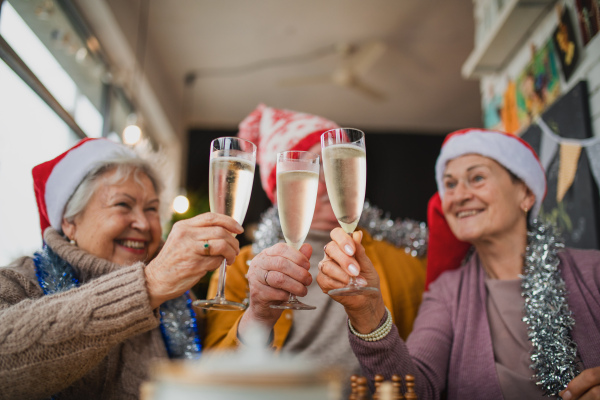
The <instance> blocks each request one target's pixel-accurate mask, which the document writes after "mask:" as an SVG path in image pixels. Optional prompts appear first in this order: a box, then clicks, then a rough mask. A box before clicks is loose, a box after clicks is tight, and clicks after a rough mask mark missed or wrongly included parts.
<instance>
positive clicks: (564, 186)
mask: <svg viewBox="0 0 600 400" xmlns="http://www.w3.org/2000/svg"><path fill="white" fill-rule="evenodd" d="M580 155H581V145H580V144H578V143H570V142H563V143H561V144H560V160H559V162H560V164H559V166H558V182H557V185H556V186H557V187H556V202H557V203H560V202H561V201H562V199H563V197H565V194H566V193H567V191H568V190H569V188H570V187H571V185H572V184H573V180H574V179H575V174H576V173H577V164H578V163H579V156H580Z"/></svg>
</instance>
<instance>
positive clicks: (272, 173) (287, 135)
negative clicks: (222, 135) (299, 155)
mask: <svg viewBox="0 0 600 400" xmlns="http://www.w3.org/2000/svg"><path fill="white" fill-rule="evenodd" d="M337 128H339V126H338V125H337V124H336V123H335V122H333V121H330V120H328V119H325V118H323V117H319V116H317V115H312V114H306V113H301V112H296V111H291V110H284V109H276V108H272V107H267V106H266V105H264V104H259V105H258V107H257V108H256V109H255V110H254V111H252V113H250V114H249V115H248V116H247V117H246V118H245V119H244V120H243V121H242V122H241V123H240V125H239V133H238V137H240V138H242V139H246V140H249V141H251V142H252V143H254V144H255V145H256V147H257V155H256V162H257V163H258V165H259V167H260V181H261V184H262V187H263V189H264V191H265V192H266V194H267V196H268V197H269V199H270V200H271V202H275V198H276V196H275V189H276V183H277V176H276V168H275V167H276V165H277V153H280V152H283V151H291V150H298V151H307V150H309V149H310V148H311V147H313V146H314V145H315V144H317V143H320V140H321V134H323V132H325V131H328V130H330V129H337Z"/></svg>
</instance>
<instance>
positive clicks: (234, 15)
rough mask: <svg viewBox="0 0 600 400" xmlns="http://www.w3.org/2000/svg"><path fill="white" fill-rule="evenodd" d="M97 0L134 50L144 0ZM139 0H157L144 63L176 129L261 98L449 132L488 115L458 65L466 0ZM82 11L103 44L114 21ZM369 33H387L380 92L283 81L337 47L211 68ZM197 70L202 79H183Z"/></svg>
mask: <svg viewBox="0 0 600 400" xmlns="http://www.w3.org/2000/svg"><path fill="white" fill-rule="evenodd" d="M102 1H103V2H104V3H106V4H107V5H108V8H107V9H108V10H110V11H111V12H112V17H113V18H114V20H115V21H116V23H117V25H118V27H119V29H121V30H122V32H123V35H124V37H125V38H126V41H127V42H128V44H129V46H130V48H132V49H135V44H136V40H137V31H138V29H137V27H138V22H139V19H140V18H139V15H140V3H139V1H140V0H102ZM144 1H149V2H150V3H149V6H150V9H149V20H148V32H147V36H148V40H147V43H148V44H147V48H146V57H145V61H144V71H145V73H146V75H147V77H148V79H149V81H150V82H151V84H152V86H153V88H154V92H155V94H156V97H157V99H158V102H159V103H160V105H161V107H163V108H164V109H165V113H166V115H167V118H168V119H169V121H170V122H171V124H173V126H174V127H175V130H176V131H186V130H187V128H189V127H195V128H229V129H230V128H234V127H236V126H237V124H238V123H239V122H240V121H241V120H242V119H243V118H244V117H245V116H246V115H247V114H248V113H249V112H250V111H252V110H253V109H254V107H255V106H256V105H257V104H258V103H260V102H264V103H266V104H267V105H271V106H274V107H280V108H288V109H293V110H298V111H304V112H310V113H316V114H320V115H323V116H325V117H328V118H330V119H333V120H335V121H336V122H338V123H339V124H341V125H345V126H353V127H358V128H362V129H367V130H368V129H371V130H377V131H394V132H434V133H444V132H448V131H450V130H453V129H457V128H462V127H467V126H480V125H481V107H480V96H479V84H478V82H476V81H465V80H464V79H463V78H462V77H461V74H460V69H461V66H462V64H463V62H464V61H465V60H466V58H467V57H468V55H469V53H470V52H471V50H472V48H473V36H474V28H473V9H472V7H473V4H472V1H471V0H437V1H434V0H368V1H367V0H301V1H300V0H252V1H249V0H221V1H216V0H144ZM79 3H80V4H83V3H87V2H86V1H79ZM83 8H85V7H83ZM83 12H84V14H86V12H87V14H88V15H87V17H88V18H89V19H90V20H92V21H93V24H92V25H93V29H94V30H95V31H100V32H99V37H100V39H101V42H102V37H103V35H102V32H101V31H102V30H104V31H105V32H104V37H106V36H107V35H108V36H110V35H109V34H110V32H109V31H111V30H114V29H115V28H116V26H113V25H110V24H107V23H106V24H105V23H104V22H103V21H106V20H107V18H99V17H98V16H96V17H95V18H94V16H93V15H89V13H90V11H89V10H87V11H86V10H85V9H84V10H83ZM103 25H106V26H103ZM371 40H378V41H382V42H384V43H385V45H386V46H387V51H386V52H385V53H384V55H383V56H382V57H381V58H380V59H379V60H378V61H377V62H376V63H375V64H374V65H373V66H372V68H371V69H370V70H369V71H368V72H367V73H366V75H365V76H363V78H364V79H363V81H364V83H365V84H368V85H369V86H371V87H373V88H376V89H377V90H379V91H381V92H383V93H384V94H385V96H386V99H385V100H384V101H376V100H373V99H372V98H370V97H367V96H365V95H364V94H362V93H360V92H359V91H356V90H353V89H349V88H347V87H340V86H336V85H333V84H315V85H306V86H300V87H286V86H282V85H281V84H280V81H281V80H283V79H286V78H295V77H302V76H309V75H316V74H324V73H330V72H332V71H333V70H334V69H335V68H336V67H337V66H339V65H340V63H341V61H342V60H341V57H340V55H339V54H335V53H333V52H332V53H331V54H329V55H326V56H323V57H321V58H319V59H316V60H312V61H306V62H298V63H296V64H292V65H282V66H272V67H265V68H263V69H259V70H255V71H247V72H246V73H241V74H237V75H229V76H214V75H213V76H210V75H206V73H207V71H208V70H207V69H210V71H208V72H212V73H213V74H214V73H215V71H217V72H220V73H224V72H226V70H227V69H228V68H233V67H241V66H244V65H249V64H252V63H256V62H260V61H262V60H268V59H273V58H286V57H298V56H302V55H304V54H308V53H310V52H313V51H315V50H318V49H322V48H325V47H328V46H330V47H331V48H333V46H335V45H336V44H344V43H351V44H358V45H360V44H362V43H365V42H368V41H371ZM103 45H104V46H105V47H107V44H106V41H105V43H103ZM108 46H110V43H108ZM190 72H195V73H196V79H195V81H194V82H193V84H192V85H189V86H187V87H186V86H185V84H184V77H185V76H186V75H187V74H189V73H190Z"/></svg>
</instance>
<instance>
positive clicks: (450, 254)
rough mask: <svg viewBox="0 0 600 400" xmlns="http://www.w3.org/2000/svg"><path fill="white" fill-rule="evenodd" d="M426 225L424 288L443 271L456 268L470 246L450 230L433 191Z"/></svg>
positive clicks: (428, 206)
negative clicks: (427, 233)
mask: <svg viewBox="0 0 600 400" xmlns="http://www.w3.org/2000/svg"><path fill="white" fill-rule="evenodd" d="M427 227H428V228H429V239H428V243H427V272H426V275H425V290H427V289H428V287H429V284H430V283H431V282H433V281H435V280H436V279H437V277H438V276H440V275H441V274H442V273H443V272H444V271H447V270H450V269H455V268H458V267H459V266H460V264H461V262H462V260H463V259H464V258H465V256H466V254H467V251H469V248H470V247H471V244H470V243H467V242H463V241H461V240H458V239H457V238H456V236H454V234H453V233H452V231H451V230H450V226H449V225H448V221H446V218H445V217H444V212H443V211H442V201H441V199H440V194H439V193H435V194H434V195H433V196H432V197H431V199H430V200H429V203H428V204H427Z"/></svg>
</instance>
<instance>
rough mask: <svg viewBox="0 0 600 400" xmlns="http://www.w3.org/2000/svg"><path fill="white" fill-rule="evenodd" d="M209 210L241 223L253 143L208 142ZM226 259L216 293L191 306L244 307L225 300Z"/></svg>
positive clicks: (249, 187)
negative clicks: (209, 298) (208, 298)
mask: <svg viewBox="0 0 600 400" xmlns="http://www.w3.org/2000/svg"><path fill="white" fill-rule="evenodd" d="M210 146H211V152H210V169H209V173H208V175H209V183H208V185H209V187H208V191H209V195H208V197H209V202H210V211H211V212H214V213H218V214H225V215H229V216H230V217H232V218H233V219H235V220H236V221H237V222H238V223H239V224H240V225H241V224H242V223H243V222H244V217H245V216H246V211H247V210H248V203H250V194H251V192H252V183H253V181H254V166H255V164H256V146H255V145H254V143H252V142H249V141H247V140H244V139H240V138H236V137H222V138H217V139H215V140H213V141H212V143H211V144H210ZM226 269H227V260H223V264H222V265H221V268H219V283H218V287H217V294H216V295H215V298H214V299H212V300H196V301H194V306H196V307H200V308H205V309H213V310H244V309H246V306H244V305H243V304H241V303H237V302H234V301H229V300H227V299H225V276H226Z"/></svg>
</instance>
